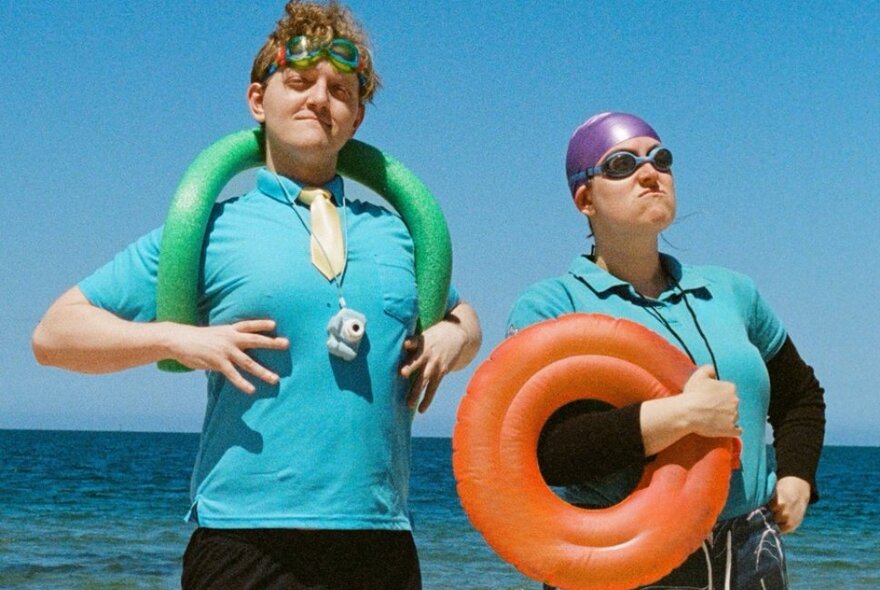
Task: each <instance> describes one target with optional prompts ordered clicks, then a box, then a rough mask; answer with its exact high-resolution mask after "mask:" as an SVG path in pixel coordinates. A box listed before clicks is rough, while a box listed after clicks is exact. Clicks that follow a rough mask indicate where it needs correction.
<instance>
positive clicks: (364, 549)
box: [181, 528, 422, 590]
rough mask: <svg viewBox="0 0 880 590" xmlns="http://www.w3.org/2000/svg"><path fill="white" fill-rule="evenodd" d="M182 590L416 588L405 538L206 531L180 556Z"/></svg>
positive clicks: (395, 534)
mask: <svg viewBox="0 0 880 590" xmlns="http://www.w3.org/2000/svg"><path fill="white" fill-rule="evenodd" d="M181 587H182V588H183V589H184V590H246V589H248V590H251V589H252V590H256V589H260V590H264V589H265V590H281V589H284V590H342V589H345V590H421V588H422V578H421V572H420V570H419V558H418V555H417V553H416V546H415V543H414V541H413V537H412V533H410V532H409V531H384V530H344V531H334V530H302V529H207V528H198V529H196V531H195V532H194V533H193V535H192V538H191V539H190V542H189V545H188V546H187V548H186V553H184V555H183V575H182V576H181Z"/></svg>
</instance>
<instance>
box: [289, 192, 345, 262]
mask: <svg viewBox="0 0 880 590" xmlns="http://www.w3.org/2000/svg"><path fill="white" fill-rule="evenodd" d="M298 199H299V200H300V201H302V202H303V203H305V204H306V205H308V206H309V211H310V212H311V218H312V228H311V231H312V239H311V243H310V244H311V253H312V264H314V265H315V267H316V268H317V269H318V270H319V271H321V274H322V275H324V276H325V277H327V278H328V279H332V278H333V277H335V276H336V275H338V274H341V273H342V271H343V270H344V269H345V244H344V242H343V239H342V227H341V226H340V224H339V213H338V212H337V211H336V205H334V204H333V202H332V201H331V200H330V193H329V192H327V191H326V190H324V189H322V188H311V187H309V188H304V189H302V190H301V191H300V193H299V197H298Z"/></svg>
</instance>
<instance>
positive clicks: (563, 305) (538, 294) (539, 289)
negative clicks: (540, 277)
mask: <svg viewBox="0 0 880 590" xmlns="http://www.w3.org/2000/svg"><path fill="white" fill-rule="evenodd" d="M573 312H574V304H573V303H572V301H571V298H570V297H569V296H568V293H567V292H566V291H565V289H564V288H563V287H562V286H561V285H560V284H559V283H557V282H556V281H555V280H550V281H544V282H541V283H538V284H536V285H532V286H531V287H529V288H528V289H526V291H524V292H523V293H522V295H520V297H519V299H517V301H516V303H514V305H513V309H512V310H511V312H510V316H509V317H508V320H507V335H508V336H510V335H511V334H515V333H516V332H518V331H520V330H522V329H523V328H527V327H528V326H531V325H532V324H537V323H538V322H542V321H544V320H549V319H554V318H558V317H559V316H561V315H565V314H567V313H573Z"/></svg>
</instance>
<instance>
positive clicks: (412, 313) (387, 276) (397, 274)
mask: <svg viewBox="0 0 880 590" xmlns="http://www.w3.org/2000/svg"><path fill="white" fill-rule="evenodd" d="M375 260H376V267H377V269H378V272H379V283H380V284H381V286H382V308H383V309H384V311H385V313H386V314H388V315H389V316H391V317H393V318H395V319H397V320H398V321H400V322H402V323H403V324H404V325H406V328H407V332H413V331H415V328H416V319H417V318H418V313H419V311H418V305H419V300H418V290H417V289H416V275H415V271H414V269H413V266H412V264H407V263H406V261H401V260H392V259H389V258H386V257H384V256H381V255H376V259H375Z"/></svg>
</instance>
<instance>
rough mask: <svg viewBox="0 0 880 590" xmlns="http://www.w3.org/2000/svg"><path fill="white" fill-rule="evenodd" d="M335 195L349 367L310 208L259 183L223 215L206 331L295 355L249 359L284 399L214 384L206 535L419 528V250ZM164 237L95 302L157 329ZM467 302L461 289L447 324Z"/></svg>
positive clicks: (387, 221) (268, 179) (210, 273)
mask: <svg viewBox="0 0 880 590" xmlns="http://www.w3.org/2000/svg"><path fill="white" fill-rule="evenodd" d="M279 182H283V183H284V186H285V187H286V188H287V193H288V195H289V196H290V198H292V199H294V202H293V203H291V202H290V201H289V200H288V196H287V195H285V193H284V191H283V190H282V189H281V184H279ZM325 188H327V189H328V190H330V191H331V192H332V193H333V195H334V198H335V200H336V201H337V203H340V204H341V207H340V209H341V211H342V212H341V214H340V218H341V219H342V220H343V221H344V222H345V225H346V228H347V230H346V233H347V242H348V262H347V266H346V270H345V273H344V277H343V278H342V281H341V288H342V294H343V296H344V298H345V300H346V303H347V305H348V307H350V308H352V309H354V310H356V311H359V312H361V313H362V314H364V315H365V316H366V330H365V336H364V338H363V340H362V342H361V344H360V348H359V352H358V355H357V357H356V358H355V359H354V360H352V361H345V360H342V359H340V358H338V357H336V356H332V355H330V354H329V352H328V349H327V345H326V340H327V332H326V327H327V323H328V321H329V320H330V318H331V317H332V316H333V315H334V314H335V313H336V312H337V311H338V309H339V304H338V300H339V293H338V291H337V288H336V286H335V285H334V283H332V282H331V281H329V280H327V279H326V278H324V277H323V276H322V275H321V274H320V273H319V271H318V270H317V269H316V268H315V267H314V266H312V264H311V260H310V254H309V233H308V229H307V228H308V227H309V209H308V207H306V206H305V205H302V204H301V203H299V202H296V201H295V199H296V196H297V195H298V194H299V191H300V186H298V185H297V184H296V183H295V182H292V181H290V180H288V179H286V178H280V179H279V177H278V176H276V175H275V174H273V173H271V172H269V171H267V170H261V171H259V172H258V175H257V186H256V188H255V189H254V190H252V191H251V192H249V193H247V194H246V195H244V196H241V197H238V198H235V199H231V200H228V201H225V202H222V203H219V204H217V205H216V206H215V208H214V211H213V214H212V217H211V220H210V223H209V226H208V231H207V235H206V240H205V244H204V252H203V258H202V269H201V276H200V282H199V302H198V305H199V312H200V315H201V322H202V323H203V324H210V325H216V324H230V323H233V322H237V321H240V320H245V319H256V318H270V319H273V320H275V321H276V323H277V330H276V333H277V335H279V336H284V337H286V338H288V339H289V341H290V348H289V350H285V351H274V350H271V351H270V350H252V351H249V353H250V354H251V355H252V356H253V357H254V359H256V360H257V362H259V363H260V364H262V365H264V366H266V367H268V368H269V369H271V370H272V371H274V372H276V373H277V374H278V375H279V376H280V382H279V383H278V384H277V385H274V386H272V385H268V384H266V383H264V382H263V381H260V380H258V379H256V378H250V381H251V382H252V383H253V384H254V385H255V386H256V392H255V393H254V394H253V395H246V394H244V393H242V392H241V391H239V390H238V389H236V388H235V387H234V386H232V385H231V384H230V383H229V382H228V381H227V380H226V379H225V377H223V375H222V374H220V373H217V372H209V373H208V396H207V408H206V411H205V419H204V425H203V429H202V434H201V440H200V444H199V451H198V456H197V459H196V464H195V468H194V472H193V477H192V485H191V493H192V507H191V510H190V512H189V518H190V519H191V520H194V521H196V522H198V523H199V525H200V526H205V527H212V528H311V529H396V530H408V529H410V520H409V514H408V510H407V495H408V485H409V475H410V431H411V423H412V417H413V413H412V411H411V410H409V408H408V407H407V405H406V395H407V390H408V383H407V381H406V380H405V379H403V378H401V377H400V375H399V368H400V364H401V362H402V361H403V358H404V355H403V352H402V347H403V342H404V339H405V338H406V337H407V336H409V335H412V334H413V333H414V330H415V326H416V319H417V313H418V298H417V292H416V280H415V273H414V258H413V244H412V239H411V237H410V235H409V233H408V231H407V229H406V226H405V225H404V224H403V221H402V220H401V219H400V217H398V216H397V215H395V214H393V213H391V212H390V211H388V210H387V209H384V208H382V207H379V206H376V205H373V204H370V203H366V202H362V201H344V200H343V198H342V195H343V184H342V180H341V179H340V178H339V177H336V178H335V179H334V180H333V181H332V182H330V183H329V184H328V185H327V186H326V187H325ZM342 203H344V205H342ZM161 234H162V229H161V228H159V229H157V230H155V231H153V232H151V233H150V234H148V235H146V236H144V237H143V238H141V239H140V240H138V241H137V242H135V243H134V244H132V245H131V246H129V247H128V248H127V249H125V250H124V251H122V252H121V253H119V254H118V255H117V256H116V257H115V258H114V259H113V261H111V262H110V263H109V264H107V265H106V266H104V267H103V268H101V269H99V270H98V271H97V272H95V273H94V274H93V275H92V276H90V277H88V278H86V279H85V280H84V281H82V282H81V283H80V285H79V287H80V289H81V290H82V292H83V293H84V294H85V296H86V298H87V299H88V300H89V301H90V302H91V303H92V304H94V305H96V306H98V307H101V308H103V309H107V310H109V311H111V312H112V313H114V314H116V315H118V316H120V317H123V318H126V319H129V320H135V321H143V322H148V321H152V320H154V319H155V315H156V271H157V266H158V260H159V247H160V242H161ZM457 302H458V296H457V294H456V292H455V290H454V289H453V290H451V293H450V296H449V300H448V309H451V308H452V307H454V306H455V305H456V304H457ZM245 376H246V378H247V374H246V373H245ZM181 395H183V394H181Z"/></svg>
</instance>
